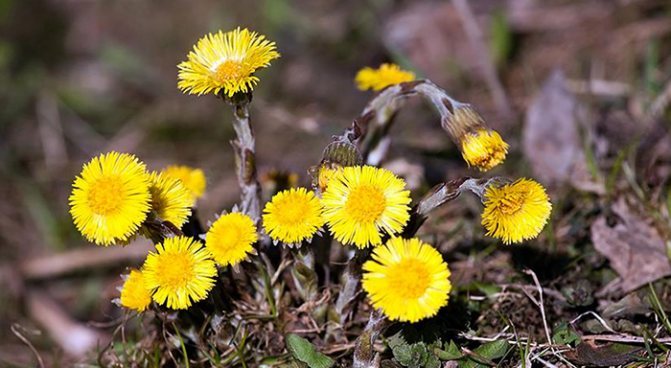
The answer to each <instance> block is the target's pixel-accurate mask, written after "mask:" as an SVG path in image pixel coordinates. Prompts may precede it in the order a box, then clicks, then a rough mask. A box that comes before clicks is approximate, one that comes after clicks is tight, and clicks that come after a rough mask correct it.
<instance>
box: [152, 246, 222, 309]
mask: <svg viewBox="0 0 671 368" xmlns="http://www.w3.org/2000/svg"><path fill="white" fill-rule="evenodd" d="M142 274H143V275H144V282H145V286H146V287H147V288H148V289H149V290H150V291H152V292H153V294H152V298H153V299H154V301H155V302H156V303H159V304H163V305H165V306H167V307H168V308H171V309H186V308H188V307H190V306H191V304H192V303H195V302H197V301H200V300H203V299H205V298H206V297H207V294H208V293H209V292H210V290H211V289H212V287H213V286H214V278H215V277H216V275H217V268H216V267H215V264H214V261H213V260H212V255H211V254H210V252H209V251H208V250H207V249H205V248H204V247H203V246H202V244H201V243H200V242H199V241H196V240H194V239H192V238H190V237H186V236H177V237H174V238H167V239H165V240H164V241H163V244H156V253H154V252H150V253H149V255H148V256H147V259H146V260H145V261H144V266H142Z"/></svg>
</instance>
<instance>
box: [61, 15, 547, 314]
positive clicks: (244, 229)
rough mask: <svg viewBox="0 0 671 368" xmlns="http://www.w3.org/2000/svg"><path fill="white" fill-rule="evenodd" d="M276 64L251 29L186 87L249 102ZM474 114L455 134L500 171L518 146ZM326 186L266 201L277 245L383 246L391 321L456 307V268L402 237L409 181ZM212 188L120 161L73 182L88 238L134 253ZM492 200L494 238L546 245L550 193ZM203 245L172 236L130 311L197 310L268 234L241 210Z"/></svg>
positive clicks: (518, 185) (531, 189)
mask: <svg viewBox="0 0 671 368" xmlns="http://www.w3.org/2000/svg"><path fill="white" fill-rule="evenodd" d="M277 57H279V53H278V52H277V51H276V50H275V43H274V42H271V41H268V40H266V39H265V37H264V36H261V35H258V34H256V33H255V32H250V31H248V30H247V29H242V30H241V29H240V28H238V29H236V30H233V31H231V32H226V33H223V32H221V31H220V32H218V33H216V34H209V35H207V36H205V37H204V38H202V39H201V40H200V41H198V43H197V45H196V46H195V47H194V50H193V51H192V52H191V53H189V55H188V60H187V61H185V62H183V63H182V64H180V65H179V83H178V87H179V88H180V89H181V90H183V91H184V92H187V93H192V94H206V93H214V94H222V95H225V96H228V97H231V96H233V95H234V94H235V93H239V92H242V93H248V92H251V90H252V89H253V88H254V86H255V85H256V84H257V83H258V78H257V77H256V76H254V75H253V73H254V72H255V71H256V70H257V69H259V68H263V67H266V66H268V65H269V63H270V61H271V60H273V59H275V58H277ZM414 79H415V75H414V74H413V73H411V72H407V71H404V70H401V69H400V68H399V67H398V66H396V65H393V64H383V65H382V66H381V67H380V68H379V69H378V70H374V69H371V68H365V69H363V70H361V71H360V72H359V74H358V75H357V76H356V82H357V84H358V85H359V88H361V89H373V90H376V91H379V90H382V89H384V88H387V87H389V86H392V85H396V84H399V83H403V82H409V81H413V80H414ZM470 114H473V112H472V111H471V110H469V109H463V110H461V111H454V119H453V120H454V121H453V124H454V125H455V127H456V128H454V132H456V133H454V134H453V135H455V136H458V141H459V142H460V143H461V145H460V149H461V151H462V154H463V157H464V159H465V160H466V162H468V164H469V165H473V166H476V167H477V168H479V169H481V170H489V169H491V168H492V167H494V166H496V165H498V164H499V163H501V162H502V161H503V160H504V159H505V156H506V153H507V148H508V145H507V144H506V143H505V142H504V141H503V140H502V139H501V137H500V135H499V134H498V133H496V132H495V131H492V130H489V129H487V128H483V127H484V124H480V123H479V122H478V121H477V119H473V116H471V115H470ZM473 121H476V123H477V124H471V123H470V122H473ZM469 124H471V125H469ZM315 189H316V192H315V191H313V190H309V189H306V188H291V189H288V190H284V191H281V192H279V193H277V194H275V195H274V196H273V197H272V198H271V200H270V201H269V202H268V203H266V205H265V207H264V208H263V214H262V222H263V230H264V232H265V234H267V235H268V236H269V237H270V238H271V239H272V240H273V242H274V243H275V244H278V243H282V244H285V245H287V246H290V247H291V246H300V245H301V244H302V243H304V242H309V241H310V240H311V239H312V238H313V237H314V236H315V235H320V234H321V232H322V231H323V230H324V229H327V230H328V231H329V232H330V233H331V235H332V236H333V238H335V239H336V240H338V241H339V242H341V243H342V244H344V245H353V246H355V247H357V248H359V249H363V248H367V247H374V248H373V252H372V259H370V260H368V261H367V262H365V264H364V265H363V271H364V275H363V280H362V286H363V289H364V290H365V291H366V292H367V294H368V296H369V298H370V300H371V303H372V305H373V306H374V307H375V308H379V309H381V310H382V311H383V312H384V313H385V315H386V316H387V317H388V318H389V319H392V320H399V321H409V322H416V321H418V320H420V319H423V318H426V317H429V316H433V315H435V314H436V313H437V312H438V310H439V309H440V308H441V307H443V306H444V305H446V304H447V301H448V298H449V293H450V290H451V284H450V281H449V276H450V271H449V269H448V266H447V264H446V263H445V262H444V261H443V257H442V255H441V254H440V253H439V252H438V251H437V250H436V249H435V248H433V247H432V246H431V245H429V244H426V243H424V242H422V241H421V240H419V239H417V238H411V239H405V238H402V237H401V235H402V233H403V230H404V228H405V226H406V225H407V224H408V221H409V220H410V217H411V207H410V203H411V197H410V191H409V190H407V189H406V183H405V181H404V180H403V179H402V178H399V177H398V176H396V175H395V174H394V173H392V172H391V171H389V170H386V169H383V168H377V167H373V166H346V167H340V166H333V167H325V166H324V167H322V169H321V170H320V172H319V173H318V181H317V183H316V188H315ZM204 191H205V177H204V175H203V172H202V171H201V170H198V169H192V168H189V167H185V166H171V167H168V168H166V169H165V170H163V171H161V172H151V173H148V172H147V171H146V167H145V165H144V164H143V163H142V162H140V161H139V160H138V159H137V158H136V157H135V156H133V155H129V154H121V153H116V152H111V153H107V154H102V155H100V156H98V157H95V158H93V159H92V160H91V161H90V162H88V163H86V164H85V165H84V167H83V170H82V172H81V174H80V175H79V176H78V177H77V178H76V180H75V182H74V184H73V191H72V195H71V196H70V205H71V213H72V216H73V219H74V223H75V225H76V227H77V229H78V230H79V231H80V232H81V233H82V234H83V235H84V237H86V238H87V239H88V240H90V241H92V242H95V243H97V244H100V245H105V246H107V245H110V244H114V243H121V244H126V243H128V242H129V241H130V240H131V239H132V238H133V237H135V236H136V235H137V234H140V235H145V236H147V237H150V235H151V234H150V232H151V231H152V230H151V227H150V226H148V225H147V222H149V221H154V222H155V221H159V222H162V223H165V222H168V223H170V224H171V225H173V226H174V227H175V228H176V229H180V228H181V227H182V226H183V225H184V224H185V222H186V221H187V219H188V217H189V216H190V214H191V212H192V207H193V206H194V204H195V201H196V199H198V198H199V197H200V196H202V195H203V193H204ZM483 203H484V211H483V214H482V225H483V226H484V227H485V229H486V230H487V234H488V235H490V236H493V237H496V238H500V239H502V240H503V242H504V243H506V244H509V243H515V242H521V241H523V240H525V239H530V238H534V237H536V236H537V235H538V234H539V233H540V231H541V230H542V229H543V227H544V225H545V223H546V221H547V219H548V217H549V214H550V210H551V204H550V201H549V199H548V196H547V194H546V193H545V190H544V188H543V187H542V186H541V185H540V184H538V183H536V182H535V181H532V180H529V179H521V180H518V181H515V182H512V183H509V184H505V185H494V184H492V185H489V186H487V187H486V189H485V192H484V195H483ZM202 239H204V244H203V243H201V242H200V241H199V240H197V239H194V238H191V237H187V236H182V235H180V234H175V236H172V237H164V239H163V241H162V242H160V243H158V244H156V250H155V252H150V253H149V255H148V256H147V259H146V260H145V262H144V264H143V266H142V268H141V269H140V270H132V271H131V272H130V273H129V275H128V276H127V277H126V280H125V283H124V286H123V288H122V290H121V297H120V304H121V305H122V306H124V307H126V308H130V309H134V310H137V311H140V312H141V311H144V310H146V309H147V308H148V307H149V305H150V304H151V302H152V300H153V301H154V302H155V303H157V304H159V305H164V306H166V307H168V308H172V309H185V308H188V307H189V306H191V305H192V304H193V303H194V302H197V301H200V300H203V299H204V298H206V297H207V295H208V293H209V292H210V290H211V289H212V288H213V286H214V284H215V281H216V277H217V265H219V266H221V267H225V266H234V265H237V264H238V263H240V262H242V261H244V260H246V259H248V258H249V256H250V255H254V254H255V249H254V244H255V243H256V242H257V241H258V240H259V236H258V229H257V224H256V223H255V221H254V220H253V219H252V218H250V217H249V216H248V215H246V214H243V213H238V212H230V213H226V214H223V215H222V216H220V217H219V218H218V219H216V221H214V222H213V223H212V224H211V226H210V228H209V229H208V230H207V232H206V234H204V236H202ZM385 239H388V240H386V242H385Z"/></svg>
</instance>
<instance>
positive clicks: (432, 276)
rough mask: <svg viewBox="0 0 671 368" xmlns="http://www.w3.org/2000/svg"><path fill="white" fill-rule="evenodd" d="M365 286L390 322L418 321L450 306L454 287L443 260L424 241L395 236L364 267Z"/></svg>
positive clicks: (363, 284)
mask: <svg viewBox="0 0 671 368" xmlns="http://www.w3.org/2000/svg"><path fill="white" fill-rule="evenodd" d="M363 270H364V274H363V281H362V287H363V289H364V290H365V291H366V293H367V294H368V297H369V298H370V300H371V303H372V304H373V307H375V308H379V309H381V310H382V312H383V313H384V314H385V315H386V316H387V317H388V318H389V319H390V320H396V321H401V322H417V321H419V320H421V319H424V318H427V317H431V316H434V315H435V314H436V313H438V310H439V309H440V308H442V307H443V306H445V305H447V300H448V298H449V294H450V290H451V289H452V284H451V283H450V280H449V279H448V278H449V277H450V270H449V269H448V268H447V264H446V263H445V262H444V261H443V257H442V256H441V255H440V253H439V252H438V251H437V250H436V249H434V248H433V247H432V246H430V245H429V244H426V243H422V241H421V240H419V239H416V238H413V239H403V238H398V237H394V238H391V239H389V241H388V242H387V243H386V244H385V245H384V246H380V247H377V248H375V249H374V250H373V256H372V259H371V260H369V261H366V263H364V265H363Z"/></svg>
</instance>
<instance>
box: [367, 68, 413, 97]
mask: <svg viewBox="0 0 671 368" xmlns="http://www.w3.org/2000/svg"><path fill="white" fill-rule="evenodd" d="M354 80H355V82H356V84H357V87H358V88H359V89H360V90H362V91H366V90H369V89H372V90H373V91H380V90H382V89H384V88H386V87H389V86H391V85H394V84H399V83H403V82H410V81H414V80H415V73H413V72H409V71H406V70H403V69H401V67H399V66H398V65H396V64H382V65H380V67H379V68H378V69H373V68H371V67H365V68H363V69H361V70H359V72H358V73H356V77H355V79H354Z"/></svg>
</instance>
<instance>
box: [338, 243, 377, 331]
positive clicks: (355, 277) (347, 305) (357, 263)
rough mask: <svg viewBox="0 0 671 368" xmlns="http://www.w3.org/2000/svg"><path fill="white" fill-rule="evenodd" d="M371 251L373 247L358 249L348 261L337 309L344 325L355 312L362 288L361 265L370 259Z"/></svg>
mask: <svg viewBox="0 0 671 368" xmlns="http://www.w3.org/2000/svg"><path fill="white" fill-rule="evenodd" d="M370 253H371V247H369V248H365V249H356V250H355V251H354V255H353V256H352V258H351V259H350V260H349V262H347V268H346V269H345V273H344V274H343V277H344V279H345V283H344V285H343V287H342V289H341V290H340V294H338V299H337V300H336V305H335V309H336V312H337V313H338V315H339V316H340V324H341V325H344V324H345V323H346V322H347V320H348V319H349V318H350V317H351V316H352V315H353V314H354V312H355V309H356V308H355V306H356V302H357V296H358V294H359V290H360V289H361V287H360V283H359V280H360V279H361V266H363V263H364V262H365V261H366V259H368V256H369V255H370Z"/></svg>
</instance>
